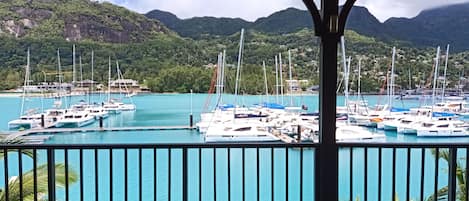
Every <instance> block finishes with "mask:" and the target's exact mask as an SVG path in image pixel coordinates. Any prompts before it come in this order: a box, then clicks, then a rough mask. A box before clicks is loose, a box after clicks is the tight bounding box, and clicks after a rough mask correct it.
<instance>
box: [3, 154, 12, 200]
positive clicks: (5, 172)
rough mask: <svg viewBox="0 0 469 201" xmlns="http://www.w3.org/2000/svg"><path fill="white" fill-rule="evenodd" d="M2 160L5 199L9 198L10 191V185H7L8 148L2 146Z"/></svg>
mask: <svg viewBox="0 0 469 201" xmlns="http://www.w3.org/2000/svg"><path fill="white" fill-rule="evenodd" d="M3 161H5V162H4V163H5V165H4V166H5V167H4V168H5V169H4V174H5V181H4V182H5V200H10V199H9V198H10V197H9V194H8V193H9V191H10V189H9V188H10V187H9V185H8V149H7V148H4V149H3Z"/></svg>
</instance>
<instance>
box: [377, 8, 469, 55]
mask: <svg viewBox="0 0 469 201" xmlns="http://www.w3.org/2000/svg"><path fill="white" fill-rule="evenodd" d="M468 11H469V3H462V4H456V5H450V6H445V7H440V8H434V9H430V10H425V11H422V12H421V13H420V14H419V15H417V16H416V17H414V18H410V19H406V18H391V19H389V20H387V21H386V22H384V25H385V26H386V27H387V31H388V32H389V35H391V36H393V38H396V39H399V40H406V41H411V42H413V43H414V44H418V45H424V46H436V45H446V44H450V45H451V46H452V49H453V50H457V51H461V50H469V40H467V38H468V36H469V29H467V27H466V25H467V24H468V23H469V12H468Z"/></svg>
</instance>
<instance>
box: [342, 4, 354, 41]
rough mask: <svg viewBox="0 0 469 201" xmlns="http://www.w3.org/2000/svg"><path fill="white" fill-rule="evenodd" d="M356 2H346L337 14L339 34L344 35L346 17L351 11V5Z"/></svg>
mask: <svg viewBox="0 0 469 201" xmlns="http://www.w3.org/2000/svg"><path fill="white" fill-rule="evenodd" d="M356 1H357V0H347V1H346V2H345V4H344V5H343V6H342V10H341V11H340V14H339V34H340V35H344V31H345V23H346V22H347V17H348V15H349V14H350V11H351V10H352V7H353V4H355V2H356Z"/></svg>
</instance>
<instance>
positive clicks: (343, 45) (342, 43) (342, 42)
mask: <svg viewBox="0 0 469 201" xmlns="http://www.w3.org/2000/svg"><path fill="white" fill-rule="evenodd" d="M340 48H341V49H342V62H343V66H344V76H343V80H344V82H345V86H344V95H345V102H344V104H345V107H346V108H347V113H349V108H348V99H347V98H348V89H347V88H348V84H347V81H345V79H348V78H346V77H347V59H346V58H345V38H344V36H342V37H340ZM347 119H348V118H347ZM347 123H349V122H348V120H347Z"/></svg>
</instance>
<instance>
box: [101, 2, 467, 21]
mask: <svg viewBox="0 0 469 201" xmlns="http://www.w3.org/2000/svg"><path fill="white" fill-rule="evenodd" d="M100 1H102V0H100ZM108 1H110V2H112V3H115V4H118V5H121V6H124V7H126V8H129V9H131V10H134V11H136V12H139V13H146V12H148V11H151V10H153V9H159V10H164V11H169V12H171V13H174V14H176V15H177V16H178V17H180V18H190V17H194V16H214V17H240V18H243V19H245V20H249V21H254V20H256V19H257V18H259V17H265V16H268V15H270V14H272V13H274V12H276V11H279V10H283V9H285V8H288V7H295V8H300V9H305V6H304V5H303V2H302V1H301V0H236V1H232V0H231V1H228V0H108ZM315 1H316V2H318V0H315ZM344 1H345V0H340V2H344ZM462 2H469V0H392V1H389V0H358V1H357V3H356V5H360V6H365V7H367V8H368V10H370V12H371V13H372V14H373V15H375V16H376V17H377V18H378V19H379V20H380V21H384V20H386V19H388V18H389V17H413V16H416V15H417V14H418V13H420V12H421V11H422V10H425V9H429V8H433V7H438V6H442V5H448V4H455V3H462ZM317 5H318V6H319V4H317Z"/></svg>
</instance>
